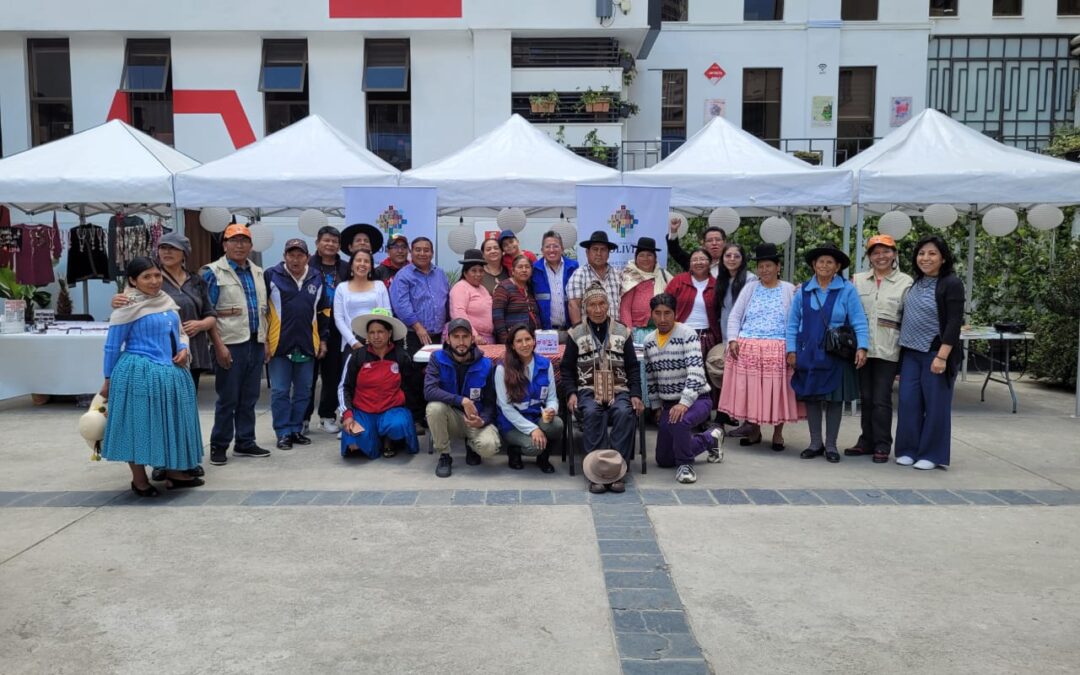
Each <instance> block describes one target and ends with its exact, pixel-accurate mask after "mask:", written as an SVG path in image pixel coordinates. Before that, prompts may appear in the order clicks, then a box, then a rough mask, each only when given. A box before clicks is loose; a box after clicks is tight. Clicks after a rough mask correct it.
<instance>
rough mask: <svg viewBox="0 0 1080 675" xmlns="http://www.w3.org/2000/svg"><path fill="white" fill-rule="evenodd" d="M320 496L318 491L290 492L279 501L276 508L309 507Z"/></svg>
mask: <svg viewBox="0 0 1080 675" xmlns="http://www.w3.org/2000/svg"><path fill="white" fill-rule="evenodd" d="M318 494H319V491H318V490H289V491H288V492H286V493H285V494H284V495H283V496H282V497H281V499H279V500H278V503H277V504H276V506H307V505H308V504H310V503H311V502H312V501H313V500H314V499H315V497H316V496H318Z"/></svg>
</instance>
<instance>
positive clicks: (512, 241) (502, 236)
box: [499, 230, 536, 274]
mask: <svg viewBox="0 0 1080 675" xmlns="http://www.w3.org/2000/svg"><path fill="white" fill-rule="evenodd" d="M499 248H500V249H502V254H503V257H502V263H503V267H504V268H506V273H507V274H513V273H514V258H516V257H518V256H519V255H523V256H525V257H526V258H528V259H529V264H530V265H531V264H533V263H535V262H536V254H535V253H533V252H532V251H526V250H525V249H523V248H521V244H519V243H518V238H517V235H516V234H514V231H513V230H503V231H502V232H500V233H499Z"/></svg>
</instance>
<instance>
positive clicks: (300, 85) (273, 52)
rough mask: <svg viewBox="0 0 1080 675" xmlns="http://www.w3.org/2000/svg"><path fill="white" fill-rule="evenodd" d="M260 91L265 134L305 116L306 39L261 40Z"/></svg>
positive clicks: (306, 99) (306, 92)
mask: <svg viewBox="0 0 1080 675" xmlns="http://www.w3.org/2000/svg"><path fill="white" fill-rule="evenodd" d="M259 91H261V92H262V93H263V113H264V115H263V117H264V118H265V121H266V133H267V134H272V133H274V132H275V131H278V130H280V129H284V128H285V127H287V126H289V125H290V124H292V123H293V122H297V121H299V120H302V119H303V118H305V117H307V116H308V86H307V40H263V62H262V69H261V71H260V73H259Z"/></svg>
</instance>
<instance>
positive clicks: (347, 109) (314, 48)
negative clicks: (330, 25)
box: [308, 33, 367, 146]
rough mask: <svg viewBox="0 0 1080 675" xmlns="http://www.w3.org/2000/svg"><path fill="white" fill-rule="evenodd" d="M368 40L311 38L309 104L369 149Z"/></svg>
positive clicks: (342, 36) (335, 36)
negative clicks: (365, 47) (366, 53)
mask: <svg viewBox="0 0 1080 675" xmlns="http://www.w3.org/2000/svg"><path fill="white" fill-rule="evenodd" d="M363 83H364V39H363V38H362V37H361V36H359V35H357V34H355V33H313V34H311V35H309V36H308V103H309V105H310V110H311V112H312V113H314V114H317V115H321V116H322V117H323V118H325V119H326V121H327V122H329V123H330V124H331V125H332V126H334V127H335V128H337V129H338V130H339V131H341V132H343V133H345V134H348V135H349V136H350V137H351V138H352V139H353V140H355V141H356V142H357V143H360V144H361V145H364V146H366V145H367V142H366V138H365V137H366V133H367V122H366V120H367V106H366V104H365V101H366V99H365V97H364V84H363Z"/></svg>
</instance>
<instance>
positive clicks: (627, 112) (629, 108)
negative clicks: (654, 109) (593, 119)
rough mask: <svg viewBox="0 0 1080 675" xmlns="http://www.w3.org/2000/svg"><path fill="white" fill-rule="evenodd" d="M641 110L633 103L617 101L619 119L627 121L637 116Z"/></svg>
mask: <svg viewBox="0 0 1080 675" xmlns="http://www.w3.org/2000/svg"><path fill="white" fill-rule="evenodd" d="M640 110H641V109H640V108H639V107H638V104H637V103H634V102H633V101H619V117H622V118H623V119H628V118H630V117H633V116H634V115H636V114H638V112H639V111H640Z"/></svg>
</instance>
